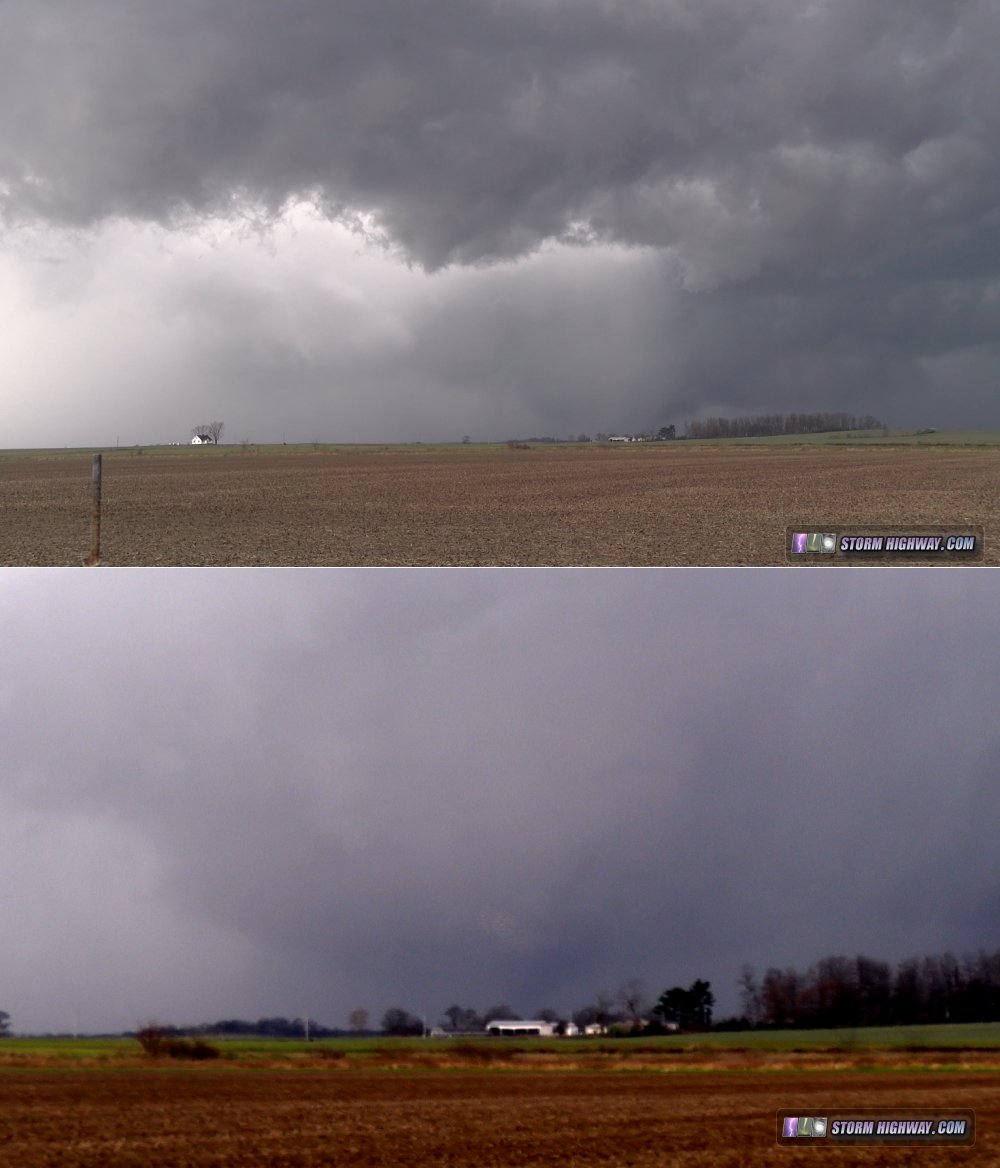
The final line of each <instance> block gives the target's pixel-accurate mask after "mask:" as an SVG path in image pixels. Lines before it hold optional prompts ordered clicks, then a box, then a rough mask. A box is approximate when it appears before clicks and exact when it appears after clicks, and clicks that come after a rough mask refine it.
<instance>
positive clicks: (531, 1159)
mask: <svg viewBox="0 0 1000 1168" xmlns="http://www.w3.org/2000/svg"><path fill="white" fill-rule="evenodd" d="M997 1083H998V1080H997V1076H996V1074H995V1073H993V1074H989V1073H985V1072H952V1073H936V1072H922V1073H909V1074H902V1073H899V1072H896V1073H886V1072H881V1071H878V1072H873V1073H870V1074H859V1073H858V1072H856V1071H855V1072H846V1073H845V1072H825V1071H820V1072H812V1073H808V1074H804V1073H801V1072H799V1073H795V1072H770V1073H760V1072H754V1071H746V1072H730V1073H720V1072H703V1073H697V1072H695V1073H680V1074H656V1073H649V1072H646V1073H641V1072H640V1073H634V1074H630V1073H617V1074H600V1073H597V1074H586V1073H583V1074H575V1075H574V1074H563V1073H559V1072H547V1073H546V1072H543V1073H537V1074H534V1073H506V1074H505V1073H503V1072H499V1071H489V1072H481V1073H475V1072H468V1071H462V1072H451V1073H448V1072H440V1071H425V1072H420V1071H387V1070H382V1071H374V1072H359V1071H346V1072H345V1071H343V1070H338V1069H335V1068H331V1069H328V1070H297V1071H290V1070H285V1071H267V1070H257V1071H243V1070H237V1069H232V1068H230V1069H212V1070H206V1069H201V1068H198V1069H194V1068H192V1069H190V1070H175V1069H149V1070H144V1069H139V1070H136V1069H132V1070H126V1069H120V1070H106V1071H99V1070H91V1071H73V1072H68V1071H62V1072H56V1071H37V1070H22V1071H6V1072H3V1073H2V1074H0V1162H2V1163H4V1164H11V1165H17V1166H18V1168H42V1166H46V1168H48V1166H55V1165H59V1168H99V1166H100V1168H118V1166H122V1168H124V1166H128V1168H133V1166H134V1168H140V1166H141V1168H157V1166H160V1165H163V1166H164V1168H165V1166H167V1165H170V1166H174V1168H176V1166H190V1168H196V1166H197V1168H202V1166H205V1168H208V1166H214V1168H244V1166H250V1165H277V1166H288V1168H293V1166H294V1168H300V1166H316V1165H324V1164H336V1165H345V1166H347V1165H357V1166H358V1168H368V1166H376V1165H378V1166H380V1168H388V1166H396V1165H398V1166H399V1168H404V1166H405V1168H415V1166H419V1165H424V1164H427V1165H447V1166H448V1168H491V1166H497V1168H499V1166H501V1165H502V1166H505V1168H507V1166H511V1168H514V1166H516V1168H529V1166H530V1168H548V1166H550V1165H551V1166H556V1165H558V1166H563V1165H567V1164H571V1165H586V1166H598V1165H607V1166H608V1168H625V1166H626V1165H627V1166H630V1168H654V1166H655V1168H662V1166H664V1165H669V1166H677V1168H708V1166H709V1165H712V1166H722V1168H763V1166H764V1165H772V1164H781V1165H786V1164H787V1165H806V1164H808V1165H815V1164H816V1162H817V1159H816V1157H817V1156H818V1157H819V1158H820V1159H822V1161H823V1163H824V1164H832V1165H847V1164H859V1163H860V1164H864V1165H866V1168H867V1166H877V1165H883V1164H892V1165H910V1164H914V1165H915V1164H920V1165H937V1164H963V1165H970V1166H971V1165H986V1164H997V1163H1000V1092H998V1090H997ZM834 1107H887V1108H902V1107H922V1108H937V1107H954V1108H971V1109H973V1110H975V1112H976V1133H977V1134H976V1145H975V1147H972V1148H929V1147H923V1148H863V1149H862V1148H845V1149H832V1148H830V1147H824V1148H822V1149H821V1150H820V1149H817V1148H816V1147H812V1146H810V1147H804V1148H802V1149H801V1150H800V1149H798V1148H787V1147H778V1146H777V1145H776V1141H775V1134H776V1113H777V1112H778V1111H779V1110H781V1109H783V1108H792V1109H795V1110H798V1111H799V1112H800V1113H801V1114H807V1115H809V1114H823V1113H824V1112H825V1111H828V1110H830V1109H832V1108H834Z"/></svg>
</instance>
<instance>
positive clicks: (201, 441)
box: [191, 434, 212, 446]
mask: <svg viewBox="0 0 1000 1168" xmlns="http://www.w3.org/2000/svg"><path fill="white" fill-rule="evenodd" d="M211 443H212V435H211V434H195V436H194V437H193V438H192V439H191V445H192V446H207V445H210V444H211Z"/></svg>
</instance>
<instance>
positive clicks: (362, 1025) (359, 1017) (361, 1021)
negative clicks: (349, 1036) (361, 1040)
mask: <svg viewBox="0 0 1000 1168" xmlns="http://www.w3.org/2000/svg"><path fill="white" fill-rule="evenodd" d="M347 1023H348V1025H349V1026H350V1028H351V1029H352V1030H353V1031H355V1032H356V1033H357V1032H360V1031H362V1030H367V1029H368V1011H367V1010H365V1009H362V1007H360V1006H359V1007H358V1008H357V1009H356V1010H352V1011H351V1012H350V1014H349V1015H348V1018H347Z"/></svg>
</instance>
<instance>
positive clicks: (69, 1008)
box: [0, 569, 1000, 1031]
mask: <svg viewBox="0 0 1000 1168" xmlns="http://www.w3.org/2000/svg"><path fill="white" fill-rule="evenodd" d="M834 577H835V578H834ZM995 599H996V598H995V582H994V579H993V577H991V576H990V575H989V574H987V573H980V572H968V573H965V572H962V573H958V572H955V573H951V572H944V571H937V570H933V569H931V570H927V571H920V570H905V571H892V570H888V569H887V570H885V571H881V572H865V571H863V570H862V571H855V572H847V573H841V572H837V573H834V574H830V573H813V572H808V573H800V572H795V573H792V572H780V571H766V570H763V571H760V572H748V571H738V570H737V571H714V572H713V571H706V570H691V571H689V572H674V573H664V572H639V571H633V572H623V571H616V572H608V571H600V570H589V571H588V570H582V569H581V570H574V571H572V572H559V571H530V570H521V571H516V570H508V571H499V570H484V571H477V572H473V571H462V570H458V569H455V570H450V571H447V572H442V571H433V570H430V571H419V570H410V571H406V572H399V571H395V572H394V571H374V570H369V571H365V570H353V571H352V570H343V571H338V572H335V573H334V572H306V571H301V572H287V571H280V570H271V571H267V570H262V571H247V572H238V571H232V570H230V571H225V570H223V571H212V570H205V571H200V572H177V571H174V572H169V571H157V570H144V571H129V570H127V569H123V570H121V571H119V572H116V573H108V574H105V573H93V574H87V575H85V576H80V575H77V574H75V573H69V572H66V573H60V572H54V571H39V570H30V569H23V570H22V569H10V570H8V571H7V572H5V573H4V574H3V575H2V576H0V642H2V643H3V646H4V652H3V654H2V656H0V739H2V741H3V756H4V758H3V767H2V772H0V901H2V909H3V921H4V936H5V938H6V941H5V944H4V945H3V946H2V948H0V993H2V1000H0V1008H2V1009H5V1010H7V1011H8V1012H9V1013H10V1014H11V1016H12V1019H13V1022H14V1025H15V1028H17V1029H19V1030H22V1031H32V1030H34V1031H44V1030H54V1031H59V1030H68V1029H70V1028H72V1027H73V1026H74V1025H75V1026H78V1027H79V1028H80V1029H81V1030H84V1031H87V1030H91V1031H93V1030H119V1029H124V1028H130V1027H134V1026H135V1025H137V1024H138V1023H140V1022H142V1021H144V1020H146V1019H148V1018H151V1017H155V1018H158V1019H160V1020H161V1021H170V1022H177V1023H185V1022H186V1023H192V1022H197V1021H211V1020H215V1019H217V1018H220V1017H233V1016H241V1017H247V1018H257V1017H260V1016H265V1015H267V1016H270V1015H274V1014H284V1015H287V1016H289V1017H293V1016H296V1015H304V1014H305V1013H306V1012H308V1013H310V1014H311V1015H312V1016H313V1017H314V1018H316V1019H318V1020H319V1021H321V1022H324V1023H326V1024H328V1025H338V1024H339V1025H345V1024H346V1021H347V1015H348V1012H349V1011H350V1010H351V1009H352V1008H354V1007H358V1006H363V1007H366V1008H368V1009H369V1010H370V1011H371V1013H372V1016H373V1019H378V1018H380V1017H381V1013H382V1012H383V1011H384V1010H385V1009H386V1008H387V1007H389V1006H394V1005H398V1006H402V1007H403V1008H405V1009H409V1010H411V1011H414V1012H416V1013H422V1012H426V1013H427V1016H428V1020H429V1021H430V1022H435V1021H437V1020H438V1018H439V1017H440V1014H441V1012H442V1011H443V1010H444V1009H445V1008H447V1007H448V1006H450V1005H451V1004H453V1003H454V1002H458V1003H459V1004H461V1005H463V1006H472V1007H475V1008H479V1009H486V1008H488V1007H490V1006H492V1005H496V1004H498V1003H501V1002H506V1003H509V1004H510V1005H511V1006H512V1007H514V1008H515V1009H517V1010H519V1011H520V1012H521V1013H522V1014H525V1015H530V1014H532V1013H534V1012H535V1011H536V1010H538V1009H539V1008H541V1007H544V1006H551V1007H553V1008H556V1009H563V1010H565V1009H570V1008H577V1007H579V1006H582V1005H584V1004H586V1003H587V1002H588V1001H590V1000H592V998H593V996H594V995H595V993H596V992H598V991H600V990H611V991H614V990H615V989H616V988H617V987H618V986H619V985H620V984H621V983H622V982H624V981H625V980H627V979H629V978H633V977H641V978H643V979H645V981H646V983H647V985H648V986H649V988H650V989H651V990H655V992H656V993H659V992H660V991H662V990H663V989H665V988H667V987H668V986H671V985H675V984H678V983H680V984H683V985H688V984H690V982H691V981H692V980H694V978H696V977H705V978H708V979H709V980H711V982H712V984H713V986H714V987H715V990H716V993H717V996H718V1011H719V1012H723V1013H724V1012H728V1011H732V1010H735V1009H736V1008H737V989H736V979H737V977H738V975H739V969H740V965H741V964H742V963H743V962H753V963H755V964H756V965H757V967H758V969H759V971H761V972H763V970H764V969H765V968H766V967H767V966H768V965H771V964H774V965H779V966H785V965H787V964H795V965H797V966H798V967H799V968H800V969H805V968H806V967H807V966H808V965H809V964H810V963H811V962H813V961H815V960H816V959H817V958H819V957H822V956H824V955H827V954H829V953H844V954H846V955H854V954H856V953H858V952H864V953H867V954H869V955H871V956H875V957H879V958H882V959H884V960H888V961H892V962H895V961H897V960H899V959H901V958H904V957H907V956H911V955H915V954H923V953H927V952H940V951H942V950H944V949H947V948H951V949H953V950H955V951H956V952H957V953H959V954H961V953H963V952H966V951H975V950H976V949H978V948H980V947H985V948H987V949H989V950H991V951H992V950H995V949H997V948H998V947H1000V933H998V931H997V914H996V906H997V897H998V893H1000V886H998V877H997V871H998V865H997V860H998V851H1000V848H998V844H997V834H996V824H997V822H998V818H1000V788H998V787H997V783H996V769H997V760H998V758H1000V730H998V729H997V723H996V716H995V715H996V694H997V661H996V653H995V645H996V643H997V638H998V635H1000V617H998V613H997V606H996V603H995ZM991 727H992V728H991Z"/></svg>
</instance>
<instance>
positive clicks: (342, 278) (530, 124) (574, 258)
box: [0, 0, 1000, 447]
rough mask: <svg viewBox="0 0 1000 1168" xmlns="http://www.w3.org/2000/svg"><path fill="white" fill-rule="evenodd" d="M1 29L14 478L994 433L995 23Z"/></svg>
mask: <svg viewBox="0 0 1000 1168" xmlns="http://www.w3.org/2000/svg"><path fill="white" fill-rule="evenodd" d="M0 17H2V33H3V35H2V40H0V309H2V313H3V319H4V329H3V333H2V336H0V365H2V368H3V371H4V373H3V396H4V405H5V410H4V427H3V431H2V435H0V445H3V446H7V447H9V446H18V445H58V446H63V445H77V444H92V443H113V442H115V441H116V440H120V441H121V442H122V444H130V443H152V442H157V441H184V440H187V439H188V438H189V436H190V431H191V428H192V427H193V426H195V425H197V424H198V423H201V422H205V421H210V420H213V419H222V420H224V421H225V424H226V431H225V437H227V438H229V439H230V440H232V441H239V440H240V439H241V438H244V437H249V438H251V439H254V440H258V441H267V440H279V441H280V440H281V438H282V436H285V437H287V439H288V441H296V440H303V441H313V440H328V441H383V440H385V441H391V440H425V441H426V440H434V439H447V440H453V439H454V440H457V439H458V438H460V437H461V436H462V435H463V434H470V435H471V436H472V437H474V438H479V439H488V438H494V439H503V438H505V437H509V436H530V435H536V434H555V435H557V436H563V437H565V436H566V435H568V434H570V433H572V434H575V433H577V432H580V431H585V432H589V433H595V432H597V431H601V430H605V431H614V430H635V429H641V428H646V427H659V426H660V425H663V424H668V423H675V424H677V425H678V426H682V425H683V423H684V422H685V421H686V420H688V419H691V418H695V417H698V416H705V415H708V414H715V413H726V414H733V413H736V414H743V413H757V412H776V411H783V412H791V411H800V410H839V409H845V410H848V411H852V412H855V413H859V414H863V413H868V412H872V413H875V414H876V415H879V416H880V417H882V418H883V419H884V420H885V421H887V422H888V423H889V424H890V425H894V426H908V425H933V426H952V425H960V426H1000V415H998V410H997V406H996V373H997V355H998V341H997V334H996V314H997V307H998V302H1000V291H998V289H1000V284H998V271H1000V248H998V244H997V240H998V230H1000V212H998V206H997V195H996V192H997V190H998V189H1000V155H998V153H997V151H996V149H995V145H996V142H997V141H998V140H1000V74H998V72H997V69H996V62H995V46H996V44H997V43H998V39H1000V7H998V6H997V5H996V4H995V3H994V2H993V0H953V2H951V3H941V2H940V0H877V2H874V0H812V2H806V0H422V2H421V3H419V4H414V3H412V0H333V2H331V0H282V2H281V3H277V2H276V0H171V2H170V3H169V4H164V3H162V0H47V2H46V3H45V4H44V5H39V4H38V3H37V2H36V0H3V5H2V12H0Z"/></svg>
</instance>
